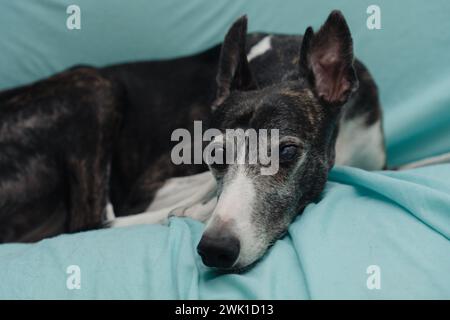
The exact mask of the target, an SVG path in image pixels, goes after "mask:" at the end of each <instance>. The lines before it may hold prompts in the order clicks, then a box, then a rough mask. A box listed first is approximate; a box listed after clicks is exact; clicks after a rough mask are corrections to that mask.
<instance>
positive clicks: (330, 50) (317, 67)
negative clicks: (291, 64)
mask: <svg viewBox="0 0 450 320" xmlns="http://www.w3.org/2000/svg"><path fill="white" fill-rule="evenodd" d="M353 59H354V58H353V41H352V37H351V34H350V29H349V27H348V25H347V22H346V21H345V18H344V16H343V15H342V13H341V12H340V11H333V12H331V14H330V15H329V16H328V19H327V21H326V22H325V23H324V25H323V26H322V27H321V28H320V30H319V31H318V32H317V33H314V32H313V29H312V28H311V27H309V28H307V29H306V32H305V34H304V36H303V41H302V47H301V50H300V74H301V75H303V76H306V78H307V79H308V81H309V83H310V84H311V86H312V87H313V88H314V91H315V94H316V95H317V97H318V98H319V99H320V100H321V101H322V102H323V103H325V104H328V105H334V106H339V105H343V104H344V103H345V102H346V101H347V100H348V98H349V96H350V94H351V93H352V92H353V91H355V90H356V89H357V87H358V80H357V78H356V73H355V70H354V68H353Z"/></svg>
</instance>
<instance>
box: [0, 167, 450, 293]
mask: <svg viewBox="0 0 450 320" xmlns="http://www.w3.org/2000/svg"><path fill="white" fill-rule="evenodd" d="M330 179H331V181H330V182H329V183H328V185H327V188H326V190H325V192H324V194H323V199H322V200H321V201H320V202H319V203H317V204H311V205H309V206H308V207H307V208H306V210H305V212H304V213H303V215H302V216H300V217H298V218H297V219H296V221H295V222H294V223H293V224H292V225H291V227H290V228H289V232H288V234H287V236H285V237H284V238H283V239H282V240H280V241H278V242H277V243H276V244H275V245H274V246H273V247H272V248H271V249H270V251H269V252H268V254H267V255H266V256H265V258H264V259H263V260H262V261H261V262H260V263H258V264H257V265H256V266H255V267H254V268H253V269H251V270H250V271H248V272H246V273H243V274H218V273H216V272H214V271H211V270H209V269H208V268H206V267H204V266H203V265H202V263H201V260H200V259H199V257H198V256H197V255H196V250H195V248H196V245H197V243H198V241H199V239H200V236H201V233H202V228H203V225H202V224H201V223H199V222H196V221H193V220H191V219H188V218H172V219H171V220H170V224H169V226H159V225H147V226H135V227H129V228H123V229H109V230H101V231H93V232H86V233H82V234H76V235H63V236H60V237H57V238H55V239H48V240H44V241H41V242H40V243H37V244H34V245H23V244H21V245H17V244H12V245H3V246H2V248H1V250H0V270H1V273H0V298H29V299H33V298H63V299H100V298H104V299H111V298H114V299H144V298H145V299H147V298H148V299H166V298H167V299H308V298H312V299H337V298H338V299H347V298H353V299H394V298H404V299H417V298H422V299H429V298H438V299H442V298H444V299H449V298H450V272H449V270H450V241H449V240H450V210H449V209H450V165H440V166H433V167H428V168H422V169H416V170H412V171H409V172H395V173H394V172H375V173H371V172H365V171H362V170H359V169H354V168H346V167H339V168H335V169H334V170H333V172H332V174H331V177H330ZM73 265H75V266H77V267H79V270H77V271H79V274H77V275H79V279H77V280H79V283H77V281H75V283H77V284H79V287H80V289H71V288H73V283H72V282H71V280H72V279H71V277H72V276H73V275H74V274H75V273H73V272H71V270H70V269H68V268H69V267H70V266H73ZM373 267H375V268H377V272H378V274H377V276H379V286H378V288H379V289H377V288H373V284H374V282H372V281H371V280H372V279H371V277H372V276H374V274H372V273H371V269H370V268H373ZM68 271H69V273H67V272H68ZM368 271H369V272H370V273H367V272H368ZM68 280H69V285H68V283H67V282H68ZM368 282H369V284H368ZM70 284H72V286H71V285H70ZM370 288H372V289H370Z"/></svg>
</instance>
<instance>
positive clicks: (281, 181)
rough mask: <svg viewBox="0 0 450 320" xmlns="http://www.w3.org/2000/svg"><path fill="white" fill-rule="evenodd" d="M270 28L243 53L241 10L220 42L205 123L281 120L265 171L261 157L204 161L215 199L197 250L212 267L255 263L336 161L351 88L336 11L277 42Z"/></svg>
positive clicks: (347, 38)
mask: <svg viewBox="0 0 450 320" xmlns="http://www.w3.org/2000/svg"><path fill="white" fill-rule="evenodd" d="M276 37H277V36H274V37H273V39H272V42H273V45H272V46H271V47H270V48H267V44H266V48H265V50H266V51H265V53H264V54H263V55H261V57H260V58H258V57H257V58H254V59H253V60H251V62H249V61H248V56H247V51H248V50H247V44H246V41H247V39H248V37H247V19H246V17H241V18H240V19H238V20H237V21H236V22H235V23H234V24H233V25H232V27H231V28H230V30H229V31H228V33H227V35H226V37H225V40H224V42H223V45H222V51H221V57H220V62H219V69H218V75H217V97H216V102H215V103H214V105H213V112H212V121H211V126H212V127H214V128H218V129H219V130H220V131H221V132H223V133H225V130H226V129H237V128H240V129H243V130H246V129H256V130H259V129H268V130H270V129H278V130H279V131H278V132H279V140H278V141H277V142H276V148H277V149H276V151H277V152H278V157H279V168H278V171H277V172H276V173H274V174H272V175H262V174H261V170H260V169H261V168H260V167H261V165H259V164H248V163H246V164H211V165H210V169H211V171H212V172H213V174H214V175H215V177H216V180H217V182H218V202H217V206H216V208H215V210H214V212H213V214H212V217H211V219H210V220H209V222H208V224H207V226H206V229H205V232H204V234H203V237H202V239H201V241H200V243H199V245H198V248H197V249H198V252H199V254H200V255H201V257H202V259H203V262H204V263H205V264H206V265H208V266H211V267H217V268H221V269H230V270H238V269H243V268H245V267H247V266H249V265H251V264H253V263H254V262H255V261H257V260H258V259H259V258H260V257H262V256H263V254H264V253H265V252H266V250H267V249H268V247H269V246H270V245H271V244H272V243H274V241H275V240H276V239H278V238H279V237H280V236H281V235H283V234H284V233H285V232H286V231H287V228H288V226H289V224H290V222H291V221H292V220H293V219H294V217H296V216H297V214H299V213H300V212H301V211H302V210H303V208H304V207H305V206H306V205H307V204H308V203H310V202H311V201H313V200H314V199H315V198H317V197H318V196H319V195H320V193H321V192H322V190H323V188H324V185H325V182H326V179H327V175H328V171H329V170H330V168H331V167H332V166H333V163H334V150H335V140H336V126H337V122H338V118H339V110H340V109H341V107H342V106H343V105H344V104H345V103H346V101H347V100H348V98H349V96H350V95H351V93H352V92H353V91H355V90H356V87H357V79H356V75H355V70H354V68H353V48H352V39H351V35H350V31H349V28H348V26H347V24H346V22H345V19H344V17H343V16H342V14H341V13H340V12H338V11H334V12H332V13H331V14H330V16H329V17H328V19H327V21H326V22H325V24H324V25H323V26H322V27H321V28H320V30H319V31H318V32H316V33H314V32H313V30H312V28H311V27H309V28H308V29H307V30H306V32H305V34H304V36H303V39H301V37H295V39H296V40H295V41H290V39H291V38H292V39H294V37H292V36H291V38H286V39H287V40H289V41H283V40H280V41H278V42H277V43H275V42H276V40H277V39H279V38H276ZM286 39H285V40H286ZM293 43H294V44H295V46H296V49H292V45H293ZM277 44H278V47H277ZM285 45H286V46H290V48H288V47H285ZM258 73H261V75H258ZM263 82H264V84H263V85H261V83H263ZM271 82H272V83H271ZM226 139H227V137H226V135H225V134H223V135H222V136H218V137H216V138H215V140H214V141H213V143H221V144H222V148H224V149H225V148H227V144H226V143H225V140H226ZM246 141H248V140H246ZM250 147H251V146H250ZM248 148H249V146H246V145H244V146H241V148H236V153H239V152H241V151H242V150H248ZM222 151H224V150H222Z"/></svg>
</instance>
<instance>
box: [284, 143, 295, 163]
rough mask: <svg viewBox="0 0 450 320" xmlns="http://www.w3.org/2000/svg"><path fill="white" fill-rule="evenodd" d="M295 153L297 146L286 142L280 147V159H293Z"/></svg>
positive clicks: (285, 160)
mask: <svg viewBox="0 0 450 320" xmlns="http://www.w3.org/2000/svg"><path fill="white" fill-rule="evenodd" d="M296 155H297V146H296V145H293V144H288V145H285V146H282V147H281V148H280V161H282V162H287V161H292V160H294V158H295V156H296Z"/></svg>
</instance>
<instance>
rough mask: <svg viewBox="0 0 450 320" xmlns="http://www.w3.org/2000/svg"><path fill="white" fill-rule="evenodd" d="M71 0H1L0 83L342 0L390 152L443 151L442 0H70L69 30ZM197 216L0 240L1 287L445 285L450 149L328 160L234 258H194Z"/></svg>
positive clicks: (273, 292)
mask: <svg viewBox="0 0 450 320" xmlns="http://www.w3.org/2000/svg"><path fill="white" fill-rule="evenodd" d="M73 3H74V1H68V0H67V1H66V0H45V1H44V0H42V1H33V0H24V1H11V0H0V30H2V31H1V37H0V88H7V87H12V86H15V85H19V84H23V83H27V82H29V81H32V80H36V79H38V78H41V77H43V76H47V75H50V74H52V73H54V72H56V71H59V70H62V69H64V68H66V67H68V66H70V65H72V64H79V63H88V64H96V65H105V64H109V63H114V62H120V61H126V60H142V59H153V58H162V57H173V56H180V55H185V54H190V53H194V52H197V51H199V50H202V49H204V48H207V47H209V46H211V45H212V44H215V43H217V42H219V41H220V40H221V38H222V37H223V35H224V33H225V30H226V28H227V26H228V25H229V24H230V23H231V21H232V20H234V19H235V18H236V17H237V16H239V15H241V14H242V13H247V14H248V16H249V27H250V30H263V31H273V32H283V33H302V32H303V31H304V29H305V28H306V27H307V26H308V25H309V24H312V25H313V26H314V27H316V28H317V27H318V26H319V25H320V23H321V22H323V21H324V19H325V18H326V16H327V14H328V13H329V11H330V10H331V9H334V8H339V9H341V10H342V11H343V12H344V14H345V16H346V17H347V19H348V22H349V24H350V27H351V30H352V33H353V36H354V41H355V52H356V55H357V56H358V57H359V58H361V60H363V61H364V62H365V63H366V64H367V66H368V67H369V68H370V70H371V71H372V73H373V75H374V77H375V80H376V81H377V83H378V85H379V87H380V93H381V101H382V104H383V110H384V116H385V119H384V126H385V130H386V138H387V147H388V159H389V163H390V164H391V165H397V164H401V163H405V162H408V161H413V160H417V159H421V158H423V157H427V156H432V155H436V154H439V153H444V152H450V90H448V88H449V87H450V64H449V63H448V52H449V51H450V35H449V31H448V30H450V19H448V12H450V2H448V1H446V0H440V1H438V0H436V1H432V2H425V1H422V0H411V1H389V0H379V1H377V4H378V5H379V6H380V9H381V30H369V29H368V28H367V26H366V19H367V17H368V14H367V13H366V9H367V7H368V6H369V5H371V4H373V2H372V1H368V0H346V1H344V0H341V1H335V2H330V1H327V0H321V1H317V0H302V1H300V0H291V1H290V0H285V1H283V2H282V5H281V4H280V3H277V2H276V1H268V0H251V1H245V2H244V1H225V0H218V1H208V0H190V1H182V0H173V1H144V0H133V1H128V2H127V4H126V5H125V4H124V2H123V1H120V0H108V1H106V0H101V1H95V2H93V1H89V0H78V1H76V3H77V4H78V5H79V6H80V8H81V17H82V18H81V30H68V29H67V28H66V19H67V17H68V14H67V13H66V8H67V6H68V5H70V4H73ZM202 228H203V225H202V224H201V223H199V222H196V221H192V220H189V219H181V218H173V219H171V221H170V225H169V226H136V227H130V228H123V229H114V230H100V231H93V232H86V233H80V234H76V235H63V236H60V237H57V238H54V239H48V240H44V241H42V242H39V243H37V244H33V245H23V244H10V245H1V246H0V298H7V299H9V298H67V299H86V298H107V299H109V298H120V299H122V298H137V299H144V298H155V299H163V298H192V299H196V298H200V299H216V298H217V299H222V298H223V299H232V298H279V299H281V298H287V299H308V298H313V299H315V298H330V299H338V298H356V299H366V298H367V299H377V298H381V299H392V298H411V299H415V298H425V299H429V298H438V299H450V241H449V237H450V165H437V166H431V167H427V168H422V169H416V170H411V171H405V172H389V171H387V172H365V171H362V170H358V169H354V168H346V167H337V168H335V169H334V170H333V171H332V173H331V176H330V181H329V183H328V184H327V187H326V190H325V191H324V193H323V196H322V199H321V200H320V201H319V202H318V203H316V204H311V205H309V206H308V207H307V208H306V210H305V212H304V213H303V215H302V216H300V217H298V218H297V220H296V221H295V222H294V223H293V224H292V225H291V227H290V229H289V233H288V234H287V236H285V237H284V238H283V239H282V240H280V241H278V242H277V243H276V244H275V245H274V246H273V247H272V248H271V250H270V251H269V252H268V254H267V255H266V256H265V257H264V259H263V260H262V261H261V262H260V263H258V264H257V265H256V266H255V267H254V268H253V269H251V270H250V271H248V272H246V273H243V274H217V273H215V272H213V271H211V270H209V269H207V268H205V267H204V266H203V265H202V264H201V261H200V259H199V257H198V256H197V254H196V251H195V247H196V244H197V242H198V241H199V238H200V235H201V232H202ZM78 285H79V286H78ZM77 287H79V289H77Z"/></svg>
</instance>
